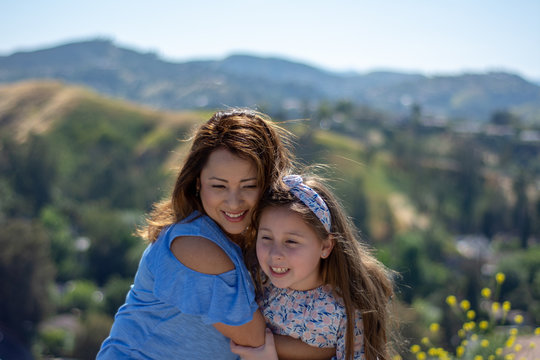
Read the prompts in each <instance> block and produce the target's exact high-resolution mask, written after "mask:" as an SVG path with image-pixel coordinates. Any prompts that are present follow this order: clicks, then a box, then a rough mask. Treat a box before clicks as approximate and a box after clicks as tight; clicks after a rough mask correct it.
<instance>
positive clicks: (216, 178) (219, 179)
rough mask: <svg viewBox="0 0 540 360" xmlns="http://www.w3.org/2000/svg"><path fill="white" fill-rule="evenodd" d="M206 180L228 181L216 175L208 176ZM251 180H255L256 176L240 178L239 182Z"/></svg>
mask: <svg viewBox="0 0 540 360" xmlns="http://www.w3.org/2000/svg"><path fill="white" fill-rule="evenodd" d="M208 180H218V181H223V182H226V183H228V182H229V181H228V180H226V179H221V178H218V177H217V176H211V177H209V178H208ZM253 180H255V181H256V180H257V178H256V177H252V178H248V179H242V180H240V182H246V181H253Z"/></svg>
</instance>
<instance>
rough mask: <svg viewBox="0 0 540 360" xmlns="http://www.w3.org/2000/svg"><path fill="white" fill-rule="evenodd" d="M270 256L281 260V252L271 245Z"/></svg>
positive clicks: (277, 247)
mask: <svg viewBox="0 0 540 360" xmlns="http://www.w3.org/2000/svg"><path fill="white" fill-rule="evenodd" d="M270 256H271V257H272V258H274V259H282V258H283V252H282V251H281V249H280V248H279V246H276V245H273V246H272V247H271V248H270Z"/></svg>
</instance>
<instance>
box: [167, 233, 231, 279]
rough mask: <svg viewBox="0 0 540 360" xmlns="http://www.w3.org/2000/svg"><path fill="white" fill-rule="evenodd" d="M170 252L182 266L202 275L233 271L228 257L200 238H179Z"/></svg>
mask: <svg viewBox="0 0 540 360" xmlns="http://www.w3.org/2000/svg"><path fill="white" fill-rule="evenodd" d="M171 251H172V253H173V254H174V256H175V257H176V259H178V261H180V262H181V263H182V264H184V266H187V267H188V268H190V269H192V270H195V271H197V272H200V273H204V274H213V275H215V274H221V273H224V272H227V271H231V270H233V269H234V264H233V262H232V261H231V259H230V258H229V256H228V255H227V254H226V253H225V251H223V249H222V248H221V247H219V245H217V244H215V243H214V242H212V241H210V240H208V239H206V238H204V237H200V236H179V237H177V238H175V239H174V240H173V241H172V243H171Z"/></svg>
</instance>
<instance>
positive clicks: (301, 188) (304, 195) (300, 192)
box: [283, 175, 330, 232]
mask: <svg viewBox="0 0 540 360" xmlns="http://www.w3.org/2000/svg"><path fill="white" fill-rule="evenodd" d="M283 182H284V183H285V185H287V186H288V187H289V191H290V192H291V193H292V194H293V195H294V196H296V197H297V198H298V199H299V200H300V201H302V202H303V203H304V204H305V205H306V206H307V207H308V208H309V209H310V210H311V211H312V212H313V213H314V214H315V216H317V218H319V220H320V221H321V223H322V224H323V226H324V228H325V229H326V231H328V232H330V210H328V206H326V203H325V202H324V200H323V198H322V197H321V196H320V195H319V194H317V193H316V192H315V190H313V189H312V188H310V187H309V186H307V185H306V184H304V182H303V179H302V177H301V176H300V175H287V176H284V177H283Z"/></svg>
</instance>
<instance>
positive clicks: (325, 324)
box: [258, 281, 365, 360]
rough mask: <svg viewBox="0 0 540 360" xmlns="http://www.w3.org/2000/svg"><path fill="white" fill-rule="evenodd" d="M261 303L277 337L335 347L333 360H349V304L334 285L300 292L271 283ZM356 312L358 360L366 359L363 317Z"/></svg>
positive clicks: (264, 288)
mask: <svg viewBox="0 0 540 360" xmlns="http://www.w3.org/2000/svg"><path fill="white" fill-rule="evenodd" d="M258 303H259V306H260V308H261V309H262V312H263V315H264V317H265V319H266V323H267V326H268V327H269V328H270V329H271V330H272V332H273V333H274V334H279V335H288V336H291V337H293V338H295V339H301V340H302V341H303V342H305V343H306V344H309V345H311V346H316V347H321V348H328V347H335V348H336V356H335V357H334V358H333V359H336V360H342V359H345V332H346V327H347V326H346V324H347V316H346V312H345V305H344V304H343V300H342V299H341V298H340V297H339V296H337V294H335V293H334V291H333V290H332V287H331V286H330V285H323V286H320V287H318V288H315V289H313V290H307V291H298V290H292V289H280V288H276V287H275V286H273V285H272V283H271V282H270V281H267V282H266V285H264V287H263V294H262V296H259V298H258ZM355 313H356V322H355V323H356V326H355V329H354V333H355V344H354V359H361V360H364V359H365V357H364V346H363V339H364V336H363V323H362V317H361V315H360V312H359V311H356V312H355Z"/></svg>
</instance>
